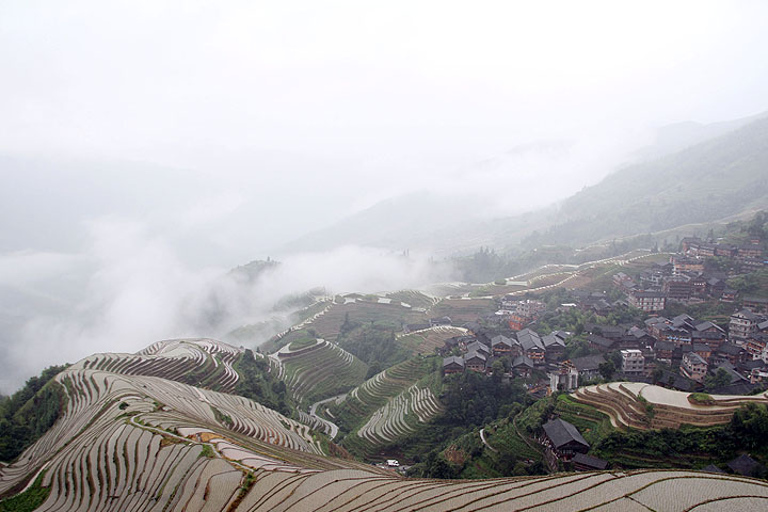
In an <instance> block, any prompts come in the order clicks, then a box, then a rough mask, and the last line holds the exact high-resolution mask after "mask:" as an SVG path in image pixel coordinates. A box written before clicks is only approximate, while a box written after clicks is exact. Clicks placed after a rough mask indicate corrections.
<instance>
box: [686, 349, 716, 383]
mask: <svg viewBox="0 0 768 512" xmlns="http://www.w3.org/2000/svg"><path fill="white" fill-rule="evenodd" d="M708 368H709V365H708V364H707V362H706V361H705V360H704V358H702V357H701V356H700V355H699V354H697V353H696V352H686V353H685V354H683V362H682V364H681V365H680V373H682V374H683V376H685V377H688V378H689V379H691V380H695V381H696V382H703V381H704V377H706V375H707V369H708Z"/></svg>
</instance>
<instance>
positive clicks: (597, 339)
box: [587, 334, 614, 348]
mask: <svg viewBox="0 0 768 512" xmlns="http://www.w3.org/2000/svg"><path fill="white" fill-rule="evenodd" d="M587 341H588V342H590V343H592V344H593V345H597V346H599V347H603V348H611V347H612V346H613V343H614V342H613V340H609V339H608V338H603V337H602V336H598V335H597V334H590V335H589V336H587Z"/></svg>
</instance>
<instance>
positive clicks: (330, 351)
mask: <svg viewBox="0 0 768 512" xmlns="http://www.w3.org/2000/svg"><path fill="white" fill-rule="evenodd" d="M272 359H273V360H276V361H279V362H280V374H279V377H280V378H282V379H284V380H285V384H286V386H288V388H289V389H290V390H291V393H293V396H294V398H295V399H296V400H297V401H299V402H313V401H315V400H319V399H321V398H326V397H329V396H332V395H337V394H339V393H343V392H345V391H347V390H349V389H351V388H354V387H355V386H358V385H360V384H362V382H363V380H364V379H365V374H366V372H367V371H368V367H367V366H366V364H365V363H363V362H362V361H360V360H359V359H358V358H356V357H355V356H353V355H352V354H350V353H349V352H347V351H346V350H344V349H342V348H341V347H339V346H338V345H336V344H334V343H330V342H328V341H324V340H321V341H320V342H319V343H318V344H317V345H316V346H314V347H309V348H307V349H303V350H299V351H294V352H291V351H290V350H289V348H288V347H284V348H283V349H281V350H280V352H278V353H277V354H276V355H274V356H272Z"/></svg>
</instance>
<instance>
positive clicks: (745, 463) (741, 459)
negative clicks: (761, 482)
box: [728, 454, 763, 476]
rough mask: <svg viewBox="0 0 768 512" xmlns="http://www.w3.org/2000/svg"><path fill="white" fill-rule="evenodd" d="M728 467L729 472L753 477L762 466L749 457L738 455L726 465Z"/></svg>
mask: <svg viewBox="0 0 768 512" xmlns="http://www.w3.org/2000/svg"><path fill="white" fill-rule="evenodd" d="M728 467H729V468H731V471H733V472H734V473H738V474H740V475H744V476H753V475H755V474H756V473H758V472H759V471H760V469H761V468H763V465H762V464H760V463H759V462H757V461H756V460H755V459H753V458H752V457H750V456H749V455H746V454H744V455H739V456H738V457H736V458H735V459H733V460H732V461H731V462H729V463H728Z"/></svg>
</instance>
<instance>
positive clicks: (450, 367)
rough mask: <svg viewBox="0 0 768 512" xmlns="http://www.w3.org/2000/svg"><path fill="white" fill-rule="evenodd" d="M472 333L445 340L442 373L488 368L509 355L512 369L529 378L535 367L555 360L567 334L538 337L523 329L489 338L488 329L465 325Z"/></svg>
mask: <svg viewBox="0 0 768 512" xmlns="http://www.w3.org/2000/svg"><path fill="white" fill-rule="evenodd" d="M465 327H467V329H469V332H470V333H471V334H467V335H465V336H456V337H453V338H450V339H448V340H446V342H445V349H444V351H445V352H446V353H454V354H455V353H457V352H458V354H460V355H449V356H448V357H445V358H444V359H443V373H445V374H451V373H459V372H464V371H466V370H472V371H476V372H486V371H490V369H491V368H492V365H493V361H494V360H496V359H498V358H501V357H508V358H509V360H510V362H511V370H512V371H513V372H514V373H515V374H516V375H517V376H520V377H526V378H527V377H530V376H531V372H532V371H533V370H534V369H541V370H544V369H546V367H547V364H548V363H550V364H551V363H552V362H554V361H556V360H557V359H558V358H559V357H560V356H562V355H563V353H564V351H565V340H566V339H567V338H568V337H569V335H570V334H569V333H566V332H563V331H555V332H553V333H551V334H548V335H546V336H543V337H542V336H540V335H539V334H538V333H537V332H536V331H533V330H531V329H522V330H520V331H517V332H516V333H513V334H510V335H509V336H505V335H503V334H498V335H495V336H492V337H489V335H488V333H487V331H486V330H485V329H483V328H482V327H480V325H479V324H477V323H474V322H473V323H469V324H465Z"/></svg>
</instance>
